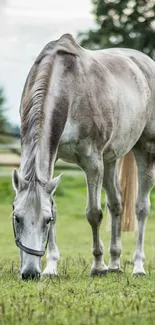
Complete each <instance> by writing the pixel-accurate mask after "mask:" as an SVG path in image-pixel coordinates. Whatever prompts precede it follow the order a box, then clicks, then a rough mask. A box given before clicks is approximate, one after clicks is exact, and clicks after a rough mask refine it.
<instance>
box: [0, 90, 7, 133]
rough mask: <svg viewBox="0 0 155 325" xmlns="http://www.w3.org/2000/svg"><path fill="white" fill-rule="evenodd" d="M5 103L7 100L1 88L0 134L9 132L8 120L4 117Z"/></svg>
mask: <svg viewBox="0 0 155 325" xmlns="http://www.w3.org/2000/svg"><path fill="white" fill-rule="evenodd" d="M4 103H5V98H4V94H3V89H2V88H0V133H1V132H6V131H7V119H6V117H5V115H4Z"/></svg>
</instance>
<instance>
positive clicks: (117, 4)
mask: <svg viewBox="0 0 155 325" xmlns="http://www.w3.org/2000/svg"><path fill="white" fill-rule="evenodd" d="M92 2H93V4H94V14H95V17H96V22H97V25H98V29H97V30H90V31H89V32H88V33H84V34H80V37H81V36H82V41H81V45H82V46H84V47H86V48H91V49H99V48H108V47H116V46H117V47H129V48H134V49H137V50H140V51H143V52H144V53H146V54H148V55H149V56H151V57H152V58H153V59H155V1H154V0H129V1H127V0H92Z"/></svg>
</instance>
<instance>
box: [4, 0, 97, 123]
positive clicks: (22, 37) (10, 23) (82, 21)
mask: <svg viewBox="0 0 155 325" xmlns="http://www.w3.org/2000/svg"><path fill="white" fill-rule="evenodd" d="M91 11H92V5H91V0H0V87H1V86H3V87H4V90H5V95H6V98H7V104H6V106H7V107H8V112H7V115H8V116H9V119H10V121H11V122H13V123H15V124H17V123H19V121H20V119H19V104H20V97H21V93H22V88H23V85H24V82H25V79H26V76H27V74H28V72H29V69H30V67H31V66H32V64H33V62H34V59H35V58H36V56H37V55H38V53H39V52H40V50H41V49H42V48H43V47H44V45H45V44H46V43H47V42H49V41H51V40H54V39H57V38H59V37H60V36H61V35H62V34H64V33H71V34H72V35H73V36H74V37H76V36H77V33H78V32H79V31H87V30H88V29H89V28H93V27H95V24H94V18H93V15H92V14H91Z"/></svg>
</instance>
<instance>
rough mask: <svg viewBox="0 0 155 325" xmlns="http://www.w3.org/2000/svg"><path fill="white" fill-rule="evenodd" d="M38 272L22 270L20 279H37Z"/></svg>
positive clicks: (38, 277)
mask: <svg viewBox="0 0 155 325" xmlns="http://www.w3.org/2000/svg"><path fill="white" fill-rule="evenodd" d="M39 279H40V273H39V272H24V273H22V280H39Z"/></svg>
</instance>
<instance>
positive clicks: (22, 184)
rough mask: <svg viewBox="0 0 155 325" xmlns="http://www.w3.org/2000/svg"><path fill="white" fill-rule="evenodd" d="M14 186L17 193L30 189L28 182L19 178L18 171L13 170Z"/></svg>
mask: <svg viewBox="0 0 155 325" xmlns="http://www.w3.org/2000/svg"><path fill="white" fill-rule="evenodd" d="M12 186H13V188H14V190H15V191H16V192H17V191H19V190H20V191H21V190H23V189H25V188H27V187H28V181H26V180H25V179H24V178H22V177H21V176H19V174H18V171H17V169H14V170H13V174H12Z"/></svg>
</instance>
